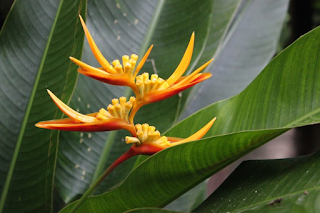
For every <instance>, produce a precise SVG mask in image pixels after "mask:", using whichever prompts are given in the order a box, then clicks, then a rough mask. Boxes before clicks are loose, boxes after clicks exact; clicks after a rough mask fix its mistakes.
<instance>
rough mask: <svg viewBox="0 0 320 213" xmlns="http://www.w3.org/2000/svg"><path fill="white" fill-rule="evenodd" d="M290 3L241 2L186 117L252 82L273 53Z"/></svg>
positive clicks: (268, 1) (285, 0) (193, 97)
mask: <svg viewBox="0 0 320 213" xmlns="http://www.w3.org/2000/svg"><path fill="white" fill-rule="evenodd" d="M288 5H289V1H288V0H281V1H276V2H275V1H273V0H263V1H261V0H260V1H251V0H246V1H242V7H241V9H240V10H239V12H238V14H237V16H236V18H235V21H234V23H233V24H232V27H231V29H230V31H229V32H228V33H227V35H226V39H225V40H224V43H223V44H222V45H221V48H220V49H219V51H217V52H216V54H215V60H214V62H213V65H212V66H211V67H210V72H211V73H212V77H211V78H210V79H208V80H206V81H204V82H203V83H202V84H201V85H200V88H199V89H198V90H197V92H196V93H195V94H193V95H192V96H191V98H192V101H190V104H189V105H188V106H187V108H186V112H185V113H184V114H185V115H184V116H186V115H190V114H192V113H194V112H195V111H197V110H199V109H201V108H203V107H206V106H208V105H209V104H212V103H214V102H216V101H219V100H222V99H226V98H229V97H231V96H234V95H236V94H238V93H239V92H241V91H242V90H243V89H244V88H245V87H247V86H248V85H249V84H250V83H251V81H252V80H253V79H254V78H255V77H256V76H257V75H258V74H259V72H260V71H261V70H262V69H263V68H264V67H265V66H266V65H267V64H268V62H269V61H270V60H271V58H272V57H273V56H274V53H275V51H276V47H277V43H278V40H279V36H280V33H281V29H282V26H283V22H284V20H285V17H286V11H287V8H288ZM206 91H210V92H206Z"/></svg>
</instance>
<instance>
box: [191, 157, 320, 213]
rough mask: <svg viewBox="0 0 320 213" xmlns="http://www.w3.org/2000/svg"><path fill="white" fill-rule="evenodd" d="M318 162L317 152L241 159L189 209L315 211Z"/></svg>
mask: <svg viewBox="0 0 320 213" xmlns="http://www.w3.org/2000/svg"><path fill="white" fill-rule="evenodd" d="M319 166H320V152H317V153H315V154H313V155H308V156H303V157H298V158H291V159H281V160H259V161H246V162H243V163H242V164H241V165H240V166H239V167H238V168H237V169H236V170H235V171H234V172H233V173H232V174H231V176H230V177H229V178H228V179H227V180H226V181H225V182H224V183H223V184H222V185H221V186H220V187H219V188H218V189H217V190H216V191H215V192H214V193H213V194H212V195H211V196H210V197H209V198H208V199H207V200H206V201H205V202H204V203H203V204H201V205H200V206H199V207H198V208H197V209H195V210H194V211H193V212H283V213H285V212H288V213H289V212H318V211H319V204H318V197H319V195H320V190H319V188H320V182H319V177H320V172H319ZM277 202H278V203H277Z"/></svg>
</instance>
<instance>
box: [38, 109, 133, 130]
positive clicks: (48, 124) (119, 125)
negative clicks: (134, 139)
mask: <svg viewBox="0 0 320 213" xmlns="http://www.w3.org/2000/svg"><path fill="white" fill-rule="evenodd" d="M96 114H97V113H93V114H89V115H87V116H95V115H96ZM36 127H39V128H44V129H54V130H64V131H79V132H101V131H111V130H118V129H126V130H128V131H129V132H131V134H133V135H135V134H136V133H135V129H134V126H133V125H132V124H129V123H128V122H126V121H125V120H123V119H119V118H110V119H106V120H97V121H96V122H91V123H77V122H76V121H74V120H73V119H71V118H63V119H58V120H51V121H41V122H39V123H37V124H36Z"/></svg>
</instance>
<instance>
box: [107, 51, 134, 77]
mask: <svg viewBox="0 0 320 213" xmlns="http://www.w3.org/2000/svg"><path fill="white" fill-rule="evenodd" d="M137 60H138V56H137V55H136V54H132V55H131V58H129V56H128V55H124V56H122V65H121V63H120V61H119V60H114V61H113V62H112V65H113V66H112V65H110V66H109V69H108V72H109V73H111V74H128V75H129V76H133V74H134V72H133V71H134V68H135V67H136V63H137Z"/></svg>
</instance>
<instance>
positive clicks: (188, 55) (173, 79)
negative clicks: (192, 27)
mask: <svg viewBox="0 0 320 213" xmlns="http://www.w3.org/2000/svg"><path fill="white" fill-rule="evenodd" d="M193 46H194V32H193V33H192V35H191V38H190V41H189V44H188V47H187V49H186V52H185V53H184V55H183V58H182V60H181V61H180V64H179V65H178V67H177V69H176V70H175V71H174V72H173V74H172V75H171V76H170V77H169V78H168V79H167V83H168V84H169V85H171V84H174V83H175V82H176V81H177V80H178V79H179V78H180V77H181V76H182V75H183V73H184V72H185V71H186V70H187V68H188V66H189V64H190V61H191V57H192V52H193Z"/></svg>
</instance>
